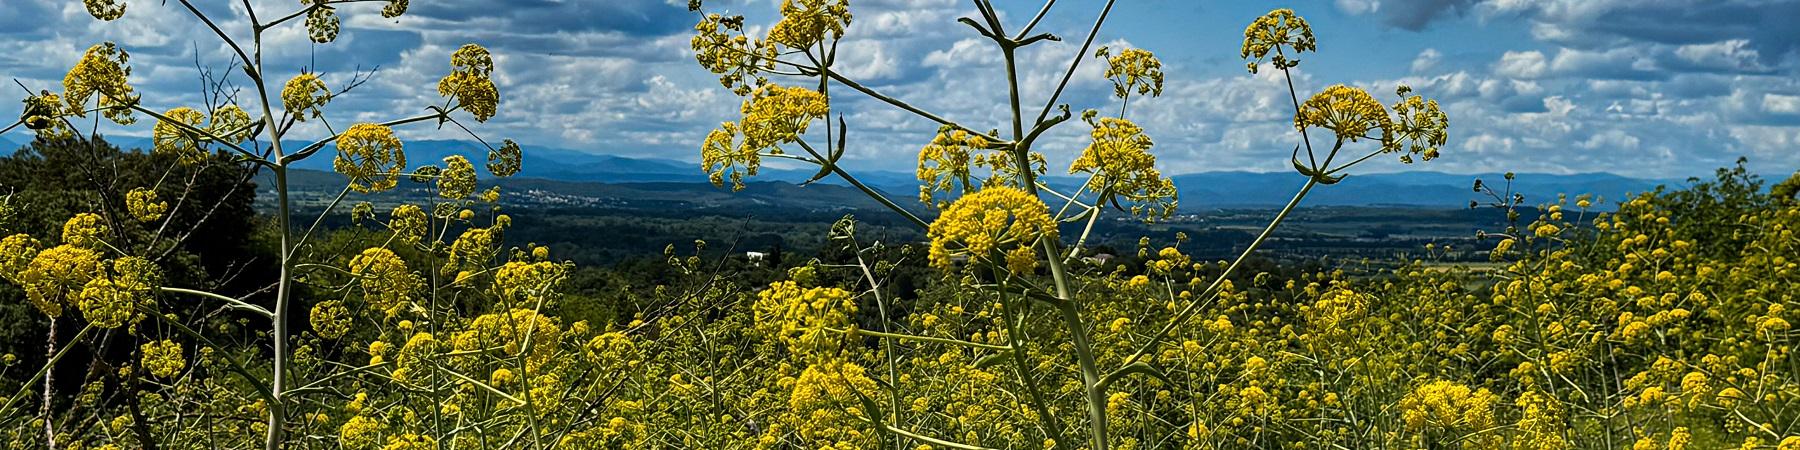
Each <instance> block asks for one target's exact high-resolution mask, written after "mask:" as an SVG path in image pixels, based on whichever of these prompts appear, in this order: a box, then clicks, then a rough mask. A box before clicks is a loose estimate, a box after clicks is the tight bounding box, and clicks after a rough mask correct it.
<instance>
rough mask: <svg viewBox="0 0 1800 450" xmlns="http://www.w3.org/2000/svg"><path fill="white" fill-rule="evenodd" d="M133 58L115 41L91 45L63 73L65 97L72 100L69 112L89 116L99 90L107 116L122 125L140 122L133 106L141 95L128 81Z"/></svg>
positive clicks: (101, 103) (68, 101) (67, 100)
mask: <svg viewBox="0 0 1800 450" xmlns="http://www.w3.org/2000/svg"><path fill="white" fill-rule="evenodd" d="M130 59H131V55H130V54H128V53H126V52H125V50H124V49H121V48H119V47H118V46H117V45H113V43H111V42H106V43H101V44H95V45H94V46H92V47H88V49H87V52H86V53H83V54H82V55H81V61H80V62H78V63H75V67H73V68H70V69H69V73H68V74H67V75H64V76H63V95H64V97H63V101H64V102H67V104H68V112H69V113H72V114H74V115H75V116H77V117H87V113H86V110H87V103H88V100H89V99H92V98H94V96H95V95H96V94H98V95H99V97H100V101H99V106H100V110H101V114H103V115H105V116H106V118H107V119H109V120H112V121H113V122H115V123H118V124H120V125H130V124H132V123H134V122H136V119H133V118H132V116H131V109H130V106H131V105H135V104H137V101H138V95H137V94H135V93H133V90H132V88H131V85H130V84H128V83H127V82H126V78H128V77H130V76H131V66H130V65H129V64H127V63H128V61H129V60H130Z"/></svg>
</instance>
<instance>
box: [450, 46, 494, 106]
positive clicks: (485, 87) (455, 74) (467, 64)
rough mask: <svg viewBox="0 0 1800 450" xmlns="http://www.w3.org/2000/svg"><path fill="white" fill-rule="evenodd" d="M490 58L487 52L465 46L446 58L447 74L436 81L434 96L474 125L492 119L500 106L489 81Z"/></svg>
mask: <svg viewBox="0 0 1800 450" xmlns="http://www.w3.org/2000/svg"><path fill="white" fill-rule="evenodd" d="M493 72H494V57H493V56H492V55H490V54H489V53H488V51H487V48H484V47H482V46H479V45H475V44H465V45H463V46H462V48H459V49H456V52H455V53H451V54H450V74H449V75H446V76H444V78H443V79H442V80H438V95H442V96H444V97H445V98H449V99H453V100H455V101H456V102H457V104H458V105H459V106H461V107H462V108H463V109H467V110H469V114H473V115H474V116H475V121H477V122H486V121H487V120H488V119H490V118H493V117H494V114H495V113H496V112H498V110H499V106H500V90H499V89H498V88H495V87H494V80H493V78H492V76H493Z"/></svg>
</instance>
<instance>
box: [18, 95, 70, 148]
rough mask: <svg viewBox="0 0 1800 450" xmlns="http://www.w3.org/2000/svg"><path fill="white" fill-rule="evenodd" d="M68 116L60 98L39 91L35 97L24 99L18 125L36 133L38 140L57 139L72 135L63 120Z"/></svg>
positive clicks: (67, 124)
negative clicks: (23, 106)
mask: <svg viewBox="0 0 1800 450" xmlns="http://www.w3.org/2000/svg"><path fill="white" fill-rule="evenodd" d="M66 115H68V113H67V112H65V111H64V107H63V101H62V96H59V95H56V94H54V93H51V92H50V91H47V90H46V91H40V92H39V93H38V94H37V95H33V96H28V97H25V108H24V110H23V111H21V112H20V117H19V123H21V124H24V125H25V128H26V129H29V130H33V131H36V132H37V135H38V138H40V139H46V140H48V139H57V138H62V137H67V136H69V135H71V134H72V133H73V130H72V129H71V128H69V123H68V122H67V121H65V120H64V119H63V117H64V116H66Z"/></svg>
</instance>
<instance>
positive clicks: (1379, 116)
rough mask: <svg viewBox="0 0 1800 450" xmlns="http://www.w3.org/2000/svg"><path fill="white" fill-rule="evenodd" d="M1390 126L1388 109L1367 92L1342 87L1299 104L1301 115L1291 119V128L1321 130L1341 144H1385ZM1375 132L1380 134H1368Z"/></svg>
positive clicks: (1326, 89) (1329, 88) (1331, 88)
mask: <svg viewBox="0 0 1800 450" xmlns="http://www.w3.org/2000/svg"><path fill="white" fill-rule="evenodd" d="M1391 123H1392V122H1391V118H1389V117H1388V112H1387V107H1386V106H1383V105H1382V104H1381V102H1378V101H1375V97H1372V96H1370V95H1369V92H1368V91H1364V90H1362V89H1361V88H1356V87H1350V86H1345V85H1342V84H1334V85H1332V86H1331V87H1328V88H1325V90H1324V91H1322V92H1319V93H1318V94H1313V96H1312V98H1308V99H1306V102H1305V103H1302V104H1301V105H1300V114H1298V115H1295V116H1294V128H1297V129H1300V130H1301V131H1305V130H1306V128H1307V127H1319V128H1324V129H1327V130H1331V132H1332V133H1334V134H1336V135H1337V138H1338V139H1339V140H1341V141H1344V142H1356V141H1358V140H1361V139H1374V140H1380V141H1382V142H1386V133H1387V129H1388V127H1389V125H1390V124H1391ZM1377 131H1379V132H1381V133H1382V134H1380V135H1375V134H1371V133H1374V132H1377Z"/></svg>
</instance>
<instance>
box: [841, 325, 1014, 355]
mask: <svg viewBox="0 0 1800 450" xmlns="http://www.w3.org/2000/svg"><path fill="white" fill-rule="evenodd" d="M824 329H825V331H830V332H833V333H849V332H850V330H846V329H843V328H832V327H824ZM856 334H858V335H865V336H873V337H878V338H882V339H894V340H901V341H918V342H930V343H933V344H946V345H960V346H964V347H971V348H980V349H987V350H999V351H1006V350H1012V347H1007V346H1004V345H994V344H983V343H980V342H969V341H959V340H956V339H945V338H940V337H931V336H919V335H916V334H901V333H883V332H880V331H872V330H856Z"/></svg>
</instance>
